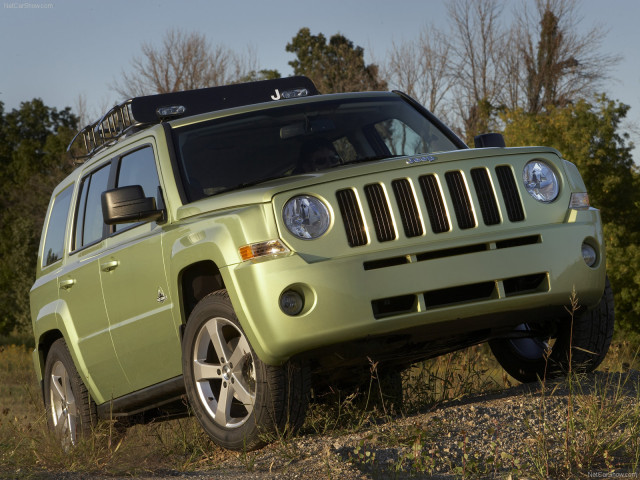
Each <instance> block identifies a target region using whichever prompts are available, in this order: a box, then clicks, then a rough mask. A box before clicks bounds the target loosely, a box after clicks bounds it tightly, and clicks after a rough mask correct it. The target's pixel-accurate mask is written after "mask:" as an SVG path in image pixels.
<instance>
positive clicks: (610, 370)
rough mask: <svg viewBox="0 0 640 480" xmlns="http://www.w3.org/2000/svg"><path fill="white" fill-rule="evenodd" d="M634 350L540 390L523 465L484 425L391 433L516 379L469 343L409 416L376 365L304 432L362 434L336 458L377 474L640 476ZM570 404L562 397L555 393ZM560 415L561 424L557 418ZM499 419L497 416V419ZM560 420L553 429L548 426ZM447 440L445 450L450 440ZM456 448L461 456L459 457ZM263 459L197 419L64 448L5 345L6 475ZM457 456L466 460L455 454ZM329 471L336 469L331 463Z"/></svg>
mask: <svg viewBox="0 0 640 480" xmlns="http://www.w3.org/2000/svg"><path fill="white" fill-rule="evenodd" d="M634 351H635V350H634V346H633V345H631V344H629V343H627V342H619V343H616V344H614V345H612V347H611V350H610V354H609V355H608V357H607V358H606V359H605V362H604V363H603V365H602V366H601V368H600V371H599V372H597V373H596V374H595V375H590V376H583V375H578V374H576V373H575V372H570V373H569V376H568V377H567V379H566V380H562V381H554V382H552V381H547V380H545V379H541V382H540V385H539V386H538V387H537V388H536V387H535V386H532V388H533V390H534V391H533V393H531V394H529V395H531V396H532V398H531V402H533V403H535V404H536V406H537V408H536V409H535V411H534V413H532V414H531V415H530V417H529V418H527V419H525V420H526V422H525V423H527V424H528V427H527V433H528V440H527V439H523V441H525V440H526V441H527V445H528V450H527V455H526V456H523V457H520V458H517V457H515V456H514V455H513V454H511V453H510V452H509V451H508V450H507V449H506V448H504V446H503V445H502V444H501V443H500V442H499V441H498V440H497V439H498V438H499V437H500V427H499V423H498V422H496V423H495V424H490V425H489V426H487V427H486V429H487V432H486V433H487V434H488V438H489V440H488V441H487V442H486V444H485V445H483V446H482V448H481V449H479V448H478V447H477V446H472V445H471V444H470V443H469V442H468V435H467V432H465V431H464V430H462V431H458V432H454V434H453V435H452V433H451V431H448V430H447V426H446V425H445V424H444V423H442V422H441V421H439V420H438V419H436V418H430V419H429V420H428V421H427V422H425V423H424V424H419V425H415V424H413V423H410V424H408V425H405V426H404V427H402V428H386V427H385V425H388V422H389V420H392V419H395V418H398V415H400V416H401V417H402V416H403V415H409V414H413V413H418V412H420V413H425V412H428V411H429V410H431V409H433V408H434V407H436V406H442V405H446V404H448V403H451V402H454V401H457V400H461V399H463V398H464V397H465V396H472V395H477V394H485V393H487V392H489V391H497V390H501V389H503V388H505V387H509V386H511V385H513V384H515V383H516V382H515V381H514V380H512V379H511V378H510V377H507V376H506V375H505V374H503V372H502V370H501V368H500V367H499V366H498V364H497V362H496V361H495V360H494V359H493V357H492V356H491V355H490V352H489V351H488V348H487V347H486V346H477V347H472V348H469V349H466V350H463V351H459V352H455V353H452V354H449V355H444V356H441V357H438V358H435V359H432V360H429V361H427V362H423V363H422V364H419V365H416V366H414V367H413V368H411V369H410V370H408V371H407V372H404V374H403V386H404V390H403V394H404V409H403V410H402V412H400V413H398V412H397V411H395V412H394V411H392V409H391V408H389V403H388V397H387V392H386V391H385V390H384V388H383V386H382V383H381V382H380V381H379V378H378V372H377V366H376V365H375V364H374V363H373V362H372V364H371V376H370V380H369V383H368V384H367V385H365V386H364V387H362V388H361V389H360V390H359V391H355V392H353V391H349V392H342V391H339V390H336V391H334V393H333V397H332V398H330V399H322V401H315V402H312V405H311V407H310V411H309V415H308V419H307V422H306V424H305V426H304V427H303V434H305V435H314V434H324V435H330V436H338V435H342V434H345V433H346V434H356V435H359V436H360V438H361V439H360V440H358V441H357V443H356V444H355V445H354V446H353V447H346V446H345V447H344V449H341V451H340V452H339V453H341V456H342V458H343V460H346V461H349V462H351V463H352V464H353V465H355V466H357V467H358V468H360V469H362V470H363V471H366V472H372V473H373V476H374V478H394V477H396V478H405V477H407V476H410V477H411V476H418V477H421V476H422V477H424V476H425V475H442V474H449V475H454V476H457V477H459V478H479V477H490V478H494V477H500V476H504V475H509V474H510V475H512V476H513V478H520V477H527V478H580V477H586V476H588V475H589V473H590V472H605V473H611V472H638V471H639V469H640V440H639V439H640V383H639V382H640V378H639V377H638V373H637V369H638V367H639V365H638V357H637V355H634V353H633V352H634ZM560 394H562V395H561V397H562V398H563V399H565V400H564V403H563V402H559V401H558V397H559V396H560ZM558 409H561V410H560V411H561V413H562V415H561V422H560V425H559V428H558V422H557V418H556V417H557V415H556V417H554V419H552V416H551V415H550V414H551V412H552V411H553V410H555V411H556V412H557V411H558ZM498 421H499V419H498ZM552 421H553V422H555V423H554V424H552ZM447 436H451V438H450V441H449V442H448V444H447V445H450V447H448V446H443V443H442V441H441V440H442V438H444V437H447ZM268 440H270V441H275V443H274V445H273V446H272V448H271V449H270V451H271V452H272V455H275V457H276V459H275V460H272V462H275V463H276V464H277V465H279V466H284V467H286V466H288V465H289V464H291V463H293V462H294V461H295V460H296V458H297V456H299V455H300V453H301V452H300V450H299V447H298V444H297V442H296V439H295V438H292V436H291V435H290V434H289V432H286V431H285V432H280V434H279V435H277V438H270V439H268ZM450 448H451V449H453V450H456V451H457V452H461V454H462V457H461V458H462V460H460V461H452V460H451V458H453V457H452V455H451V453H452V451H450ZM259 458H260V457H259V452H258V453H256V452H241V453H231V452H227V451H224V450H223V449H221V448H219V447H217V446H215V445H213V444H212V443H211V442H210V440H209V439H208V437H207V436H206V435H205V434H204V433H203V431H202V429H201V428H200V426H199V425H198V423H197V422H196V420H195V419H193V418H182V419H176V420H171V421H166V422H158V423H151V424H146V425H136V426H133V427H131V428H129V429H127V430H126V431H123V430H122V429H121V428H118V426H117V424H116V423H115V422H112V421H102V422H100V423H99V424H98V426H97V427H96V428H95V429H94V431H93V433H92V435H89V436H88V437H87V438H84V439H82V440H81V441H80V442H79V443H78V445H77V446H76V447H74V448H73V449H70V450H67V451H65V450H64V449H63V448H62V447H61V446H60V444H59V442H58V439H57V438H56V437H55V436H54V435H53V434H51V433H49V431H48V429H47V426H46V417H45V412H44V406H43V403H42V397H41V392H40V391H39V386H38V385H37V383H36V381H35V375H34V373H33V365H32V360H31V353H30V350H29V349H27V348H26V347H24V346H14V345H5V346H0V478H3V477H7V478H15V477H30V476H33V475H34V474H38V473H41V472H48V473H55V472H83V473H89V474H96V473H100V474H107V475H135V474H140V473H144V472H154V471H155V472H157V471H161V470H174V471H176V470H177V471H189V470H196V469H200V468H206V469H209V470H210V469H213V468H216V467H217V466H218V465H220V464H222V463H223V462H226V461H230V460H232V461H235V462H236V464H240V465H242V466H243V467H244V468H245V469H246V470H247V471H253V470H254V468H255V466H256V462H257V461H259ZM456 458H460V457H456ZM327 468H329V467H327Z"/></svg>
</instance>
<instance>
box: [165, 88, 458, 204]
mask: <svg viewBox="0 0 640 480" xmlns="http://www.w3.org/2000/svg"><path fill="white" fill-rule="evenodd" d="M174 141H175V143H174V144H175V145H176V150H177V157H178V164H179V166H180V169H181V174H182V176H183V180H184V184H185V190H186V192H187V196H188V198H189V201H195V200H199V199H201V198H203V197H206V196H211V195H216V194H219V193H222V192H225V191H230V190H236V189H239V188H243V187H246V186H249V185H254V184H257V183H261V182H265V181H268V180H272V179H276V178H281V177H287V176H291V175H300V174H304V173H309V172H316V171H321V170H327V169H334V168H340V167H342V166H343V165H346V164H349V163H354V162H364V161H374V160H379V159H383V158H389V157H393V156H403V155H418V154H423V153H431V152H437V151H448V150H455V149H456V148H458V147H457V146H456V144H454V142H453V140H451V139H450V138H449V137H447V135H446V134H445V133H443V132H442V131H440V130H439V129H438V128H437V127H436V126H435V125H434V124H433V123H431V122H430V121H429V119H428V118H426V117H425V116H423V115H422V114H421V113H420V112H419V111H417V110H416V109H415V108H413V107H412V106H411V105H409V104H408V103H407V102H405V101H404V100H402V99H401V98H400V97H391V96H386V97H371V96H369V97H364V98H357V99H354V98H343V99H337V100H328V101H327V100H325V101H322V102H312V103H302V104H301V103H297V104H293V105H282V106H279V107H277V108H270V109H265V110H260V111H257V112H251V113H248V114H242V115H237V116H232V117H225V118H221V119H216V120H213V121H208V122H202V123H197V124H192V125H189V126H185V127H181V128H177V129H175V130H174Z"/></svg>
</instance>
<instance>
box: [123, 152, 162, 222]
mask: <svg viewBox="0 0 640 480" xmlns="http://www.w3.org/2000/svg"><path fill="white" fill-rule="evenodd" d="M128 185H140V186H142V189H143V190H144V195H145V197H153V198H156V196H157V194H158V187H159V186H160V181H159V179H158V171H157V169H156V161H155V157H154V154H153V148H151V147H150V146H148V147H144V148H141V149H139V150H135V151H133V152H131V153H129V154H127V155H125V156H123V157H122V158H121V159H120V166H119V168H118V179H117V182H116V186H118V187H126V186H128ZM156 201H157V198H156ZM133 225H137V223H125V224H121V225H114V226H115V230H116V231H122V230H124V229H126V228H130V227H132V226H133Z"/></svg>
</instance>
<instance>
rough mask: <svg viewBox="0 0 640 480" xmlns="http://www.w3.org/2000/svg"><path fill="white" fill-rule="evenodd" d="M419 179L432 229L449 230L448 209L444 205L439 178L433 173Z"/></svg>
mask: <svg viewBox="0 0 640 480" xmlns="http://www.w3.org/2000/svg"><path fill="white" fill-rule="evenodd" d="M419 180H420V187H421V188H422V195H423V196H424V201H425V202H426V205H427V214H428V215H429V221H430V222H431V230H433V233H442V232H448V231H449V218H448V217H447V210H446V209H445V207H444V201H443V200H442V195H441V193H440V188H439V186H438V179H437V178H436V176H435V175H433V174H431V175H423V176H422V177H420V179H419Z"/></svg>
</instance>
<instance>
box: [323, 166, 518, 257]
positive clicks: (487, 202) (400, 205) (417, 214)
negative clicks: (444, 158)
mask: <svg viewBox="0 0 640 480" xmlns="http://www.w3.org/2000/svg"><path fill="white" fill-rule="evenodd" d="M443 177H444V178H440V176H439V175H438V174H435V173H430V174H427V175H421V176H419V177H417V178H411V177H409V178H407V177H403V178H395V179H391V180H390V181H388V182H378V183H370V184H368V185H366V186H364V187H363V189H362V191H360V192H358V190H359V189H358V187H353V188H346V189H343V190H338V191H337V192H336V195H337V198H338V206H339V209H340V214H341V216H342V220H343V222H344V227H345V231H346V235H347V242H348V243H349V245H350V246H352V247H358V246H362V245H366V244H367V243H368V242H369V238H368V236H367V231H368V229H370V230H371V231H372V232H374V231H375V234H376V235H375V236H376V239H377V241H378V242H390V241H393V240H396V239H398V237H399V236H400V235H403V236H404V237H405V238H414V237H420V236H423V235H425V234H429V233H434V234H444V233H446V232H451V231H452V230H453V229H455V228H457V229H459V230H467V229H471V228H474V227H476V226H478V222H480V221H481V222H482V223H483V224H484V225H486V226H492V225H500V224H502V223H504V222H506V219H505V217H506V218H508V221H509V222H520V221H522V220H524V209H523V206H522V202H521V200H520V195H519V192H518V187H517V184H516V181H515V178H514V176H513V171H512V169H511V167H510V166H508V165H501V166H498V167H496V168H495V170H491V169H488V168H484V167H482V168H472V169H471V170H470V171H467V172H464V171H463V170H450V171H448V172H446V173H445V174H444V175H443ZM467 178H470V179H471V182H470V184H468V183H467ZM498 185H499V186H500V189H499V190H500V191H498V187H497V186H498ZM416 190H418V191H417V192H416ZM386 192H389V195H387V193H386ZM391 193H393V194H391ZM500 195H501V197H500ZM361 198H362V199H366V205H361V204H360V201H361V200H360V199H361ZM500 199H501V200H502V202H500ZM500 205H502V207H501V206H500ZM501 208H504V209H505V210H506V212H501ZM423 210H424V211H423ZM363 212H364V215H363ZM369 215H370V216H369ZM365 218H367V219H369V218H370V219H371V222H372V224H371V225H367V223H368V222H369V220H366V221H365ZM395 225H397V226H398V227H397V229H396V227H395ZM400 226H402V229H400ZM425 226H427V227H426V229H427V230H429V227H430V230H431V232H427V231H425Z"/></svg>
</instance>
